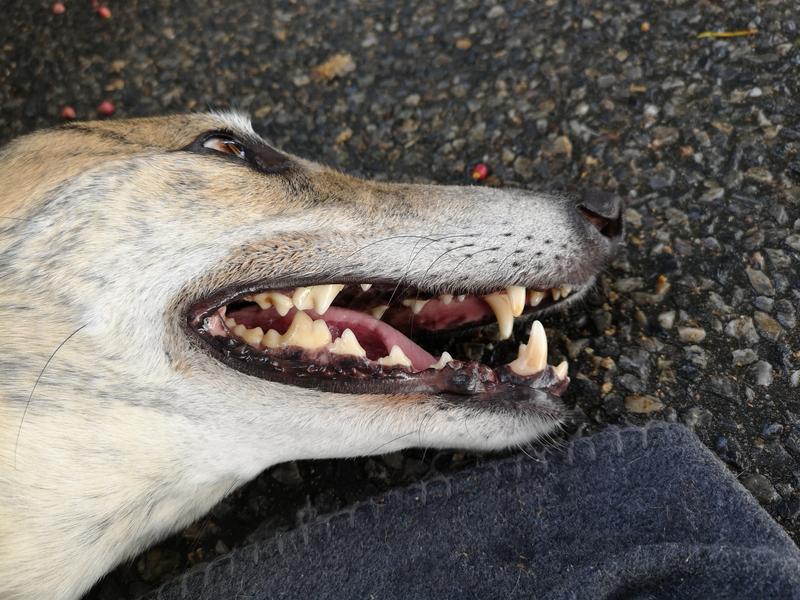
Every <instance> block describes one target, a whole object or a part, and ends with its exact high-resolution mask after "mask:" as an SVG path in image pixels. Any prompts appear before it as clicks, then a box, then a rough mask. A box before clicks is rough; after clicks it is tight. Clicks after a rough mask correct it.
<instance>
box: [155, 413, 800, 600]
mask: <svg viewBox="0 0 800 600" xmlns="http://www.w3.org/2000/svg"><path fill="white" fill-rule="evenodd" d="M150 598H151V599H155V598H159V599H161V600H178V599H181V600H185V599H189V598H191V599H193V600H212V599H213V600H222V599H226V600H227V599H233V598H238V599H249V600H261V599H267V598H297V599H301V600H311V599H314V600H321V599H331V600H334V599H335V600H342V599H349V598H358V599H361V598H364V599H372V598H374V599H376V600H383V599H398V600H401V599H402V600H411V599H451V598H452V599H456V598H458V599H462V598H476V599H477V598H480V599H487V598H504V599H507V598H547V599H550V598H555V599H562V598H563V599H565V600H566V599H577V598H587V599H588V598H591V599H598V598H620V599H621V598H637V599H651V598H670V599H676V598H691V599H705V600H709V599H716V598H737V599H745V598H759V599H761V598H800V551H798V548H797V547H796V546H795V545H794V544H793V543H792V541H791V540H790V539H789V537H788V536H787V535H786V534H785V533H784V531H783V530H782V529H781V528H780V527H779V526H778V525H777V524H776V523H775V522H774V521H773V520H772V519H771V518H770V517H769V516H768V515H767V513H766V512H764V511H763V510H762V509H761V507H760V506H759V505H758V503H757V502H756V501H755V500H754V499H753V498H752V496H751V495H750V494H749V493H748V492H747V491H746V490H745V489H744V488H743V487H742V486H741V485H739V483H738V482H737V481H736V479H735V478H734V477H733V476H732V475H731V474H730V473H729V472H728V471H727V470H726V469H725V467H724V466H723V465H722V464H721V463H719V462H718V461H717V459H716V458H715V457H714V456H713V455H712V454H711V453H710V452H709V451H708V450H707V449H706V448H705V447H704V446H703V445H702V444H701V443H700V442H699V441H698V439H697V438H696V437H695V436H694V434H692V433H691V432H690V431H688V430H687V429H685V428H684V427H682V426H679V425H656V426H650V427H647V428H628V429H610V430H606V431H604V432H602V433H599V434H596V435H594V436H591V437H588V438H582V439H578V440H576V441H575V442H573V443H571V444H570V445H568V446H567V447H566V448H563V449H560V450H551V451H549V452H548V453H547V454H545V455H537V456H533V457H529V456H526V455H524V454H523V455H520V456H516V457H514V458H510V459H504V460H497V461H493V462H489V463H488V464H484V465H483V466H481V467H478V468H475V469H472V470H469V471H464V472H460V473H458V474H455V475H451V476H447V477H444V476H443V477H440V478H438V479H431V480H428V481H425V482H424V483H421V484H417V485H414V486H412V487H409V488H406V489H401V490H397V491H394V492H392V493H389V494H386V495H384V496H381V497H377V498H374V499H372V500H370V501H369V502H366V503H363V504H360V505H357V506H355V507H353V508H352V509H350V510H347V511H345V512H342V513H337V514H334V515H330V516H328V517H327V518H323V519H320V520H318V521H316V522H313V523H311V524H309V525H307V526H304V527H302V528H300V529H297V530H294V531H290V532H288V533H285V534H282V535H280V536H278V537H276V538H274V539H270V540H268V541H265V542H262V543H258V544H254V545H252V546H248V547H244V548H241V549H238V550H236V551H234V552H233V553H231V554H230V555H228V556H226V557H223V558H221V559H219V560H217V561H215V562H213V563H210V564H208V565H205V566H201V567H199V568H196V569H195V570H193V571H190V572H189V573H187V574H186V575H185V576H184V577H182V578H180V579H179V580H176V581H174V582H172V583H169V584H167V585H165V586H164V587H162V588H161V589H160V590H158V591H157V592H156V593H154V594H153V595H151V596H150Z"/></svg>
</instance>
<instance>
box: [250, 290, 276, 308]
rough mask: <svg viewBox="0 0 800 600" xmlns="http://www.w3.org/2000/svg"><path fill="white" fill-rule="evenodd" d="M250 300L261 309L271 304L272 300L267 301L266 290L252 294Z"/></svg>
mask: <svg viewBox="0 0 800 600" xmlns="http://www.w3.org/2000/svg"><path fill="white" fill-rule="evenodd" d="M252 300H253V302H255V303H256V304H258V306H259V308H261V309H263V310H267V309H268V308H270V307H271V306H272V302H270V301H269V294H268V293H266V292H264V293H263V294H256V295H255V296H252Z"/></svg>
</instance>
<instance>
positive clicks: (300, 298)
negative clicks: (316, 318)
mask: <svg viewBox="0 0 800 600" xmlns="http://www.w3.org/2000/svg"><path fill="white" fill-rule="evenodd" d="M312 290H313V288H310V287H299V288H297V289H296V290H295V291H294V294H292V303H293V304H294V307H295V308H296V309H297V310H309V309H311V308H314V299H313V297H312V296H311V292H312Z"/></svg>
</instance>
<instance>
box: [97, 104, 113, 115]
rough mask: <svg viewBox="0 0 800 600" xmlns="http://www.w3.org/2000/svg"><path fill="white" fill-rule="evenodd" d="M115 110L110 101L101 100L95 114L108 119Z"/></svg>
mask: <svg viewBox="0 0 800 600" xmlns="http://www.w3.org/2000/svg"><path fill="white" fill-rule="evenodd" d="M115 110H117V108H116V107H115V106H114V104H113V103H112V102H111V101H110V100H103V101H102V102H101V103H100V104H98V105H97V113H98V114H99V115H102V116H104V117H110V116H111V115H113V114H114V111H115Z"/></svg>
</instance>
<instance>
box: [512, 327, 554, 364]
mask: <svg viewBox="0 0 800 600" xmlns="http://www.w3.org/2000/svg"><path fill="white" fill-rule="evenodd" d="M508 366H509V367H510V368H511V370H512V371H514V373H516V374H517V375H523V376H524V375H533V374H534V373H538V372H539V371H541V370H542V369H544V368H545V367H546V366H547V335H545V332H544V327H542V324H541V323H540V322H539V321H534V322H533V327H531V335H530V337H529V338H528V343H527V344H520V345H519V354H518V355H517V358H516V359H515V360H513V361H511V362H510V363H509V365H508ZM559 367H560V365H559Z"/></svg>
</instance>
